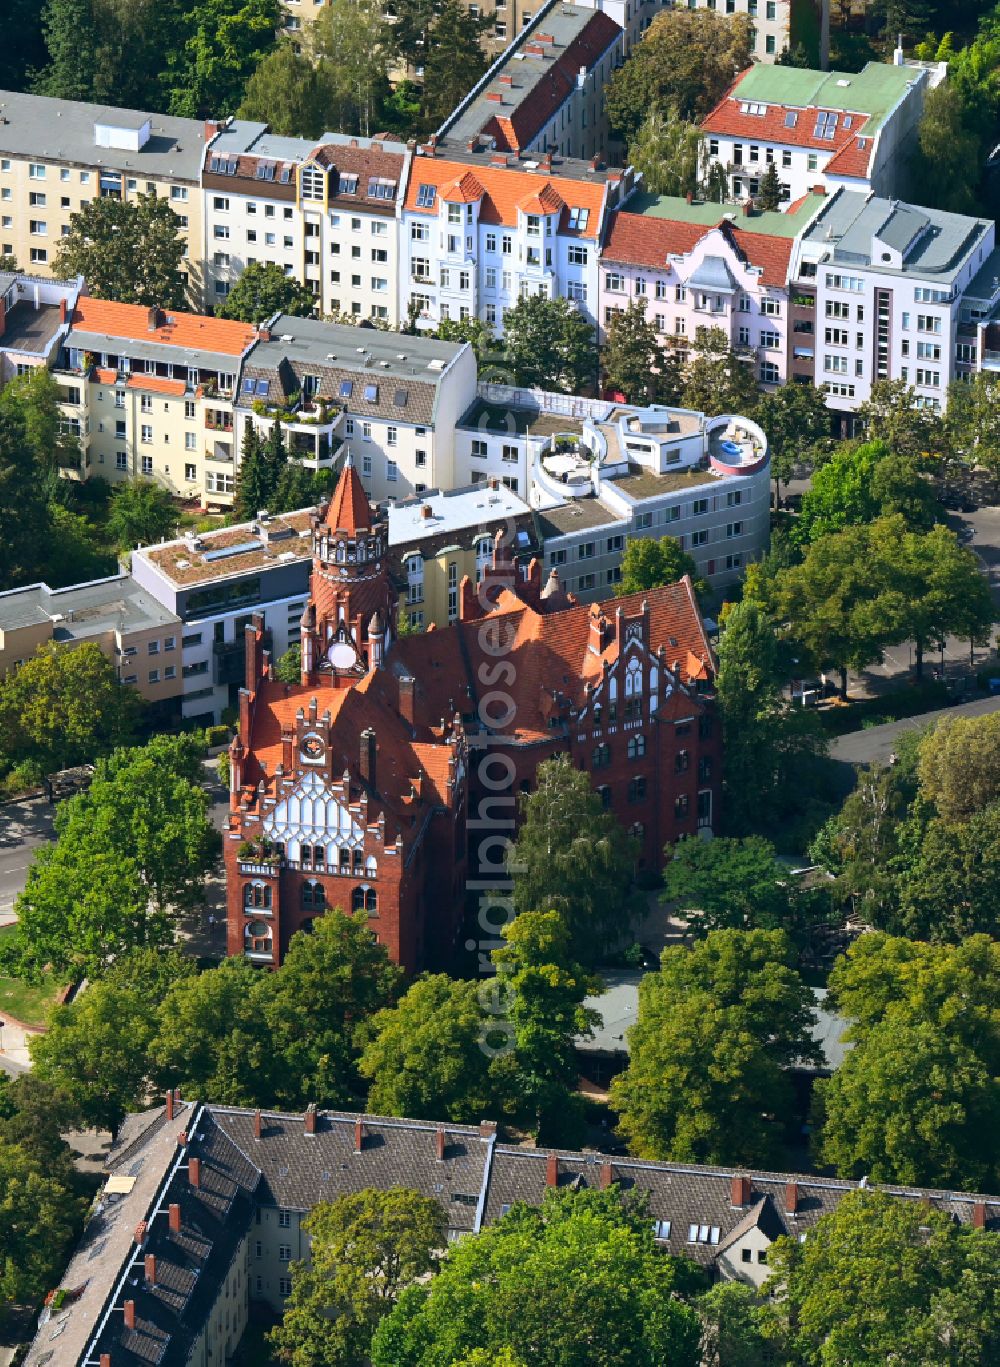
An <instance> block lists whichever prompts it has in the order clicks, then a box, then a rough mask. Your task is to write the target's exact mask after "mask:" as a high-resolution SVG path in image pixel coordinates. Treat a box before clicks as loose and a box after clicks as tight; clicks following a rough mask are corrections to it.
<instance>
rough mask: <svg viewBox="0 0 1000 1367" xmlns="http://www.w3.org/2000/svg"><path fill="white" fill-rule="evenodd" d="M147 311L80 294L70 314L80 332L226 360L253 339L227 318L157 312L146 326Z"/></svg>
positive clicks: (248, 330) (245, 328) (245, 326)
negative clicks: (155, 323)
mask: <svg viewBox="0 0 1000 1367" xmlns="http://www.w3.org/2000/svg"><path fill="white" fill-rule="evenodd" d="M149 316H150V310H149V309H147V308H143V306H142V305H141V304H116V303H113V302H112V301H111V300H108V299H95V298H93V296H92V295H89V294H81V295H80V298H79V301H78V303H77V306H76V308H75V309H74V310H73V323H72V325H73V327H74V328H79V329H80V331H81V332H95V333H99V334H101V335H102V336H105V337H109V338H114V337H121V338H123V339H128V340H129V341H132V342H139V341H143V342H156V343H157V344H158V345H160V346H175V347H184V348H187V349H190V350H195V351H213V352H217V353H220V352H221V353H222V354H223V355H226V356H242V355H243V352H244V351H246V349H247V347H249V346H250V344H251V343H252V342H253V341H254V339H255V337H256V335H257V334H256V332H255V330H254V329H253V328H252V327H250V326H249V325H248V324H247V323H235V322H231V321H230V320H229V319H228V318H209V317H208V316H207V315H206V314H202V313H180V312H177V311H175V310H173V309H171V310H169V311H166V312H165V311H163V310H161V311H160V315H159V316H160V319H161V320H162V321H161V323H160V325H159V326H158V327H152V328H151V327H150V326H149Z"/></svg>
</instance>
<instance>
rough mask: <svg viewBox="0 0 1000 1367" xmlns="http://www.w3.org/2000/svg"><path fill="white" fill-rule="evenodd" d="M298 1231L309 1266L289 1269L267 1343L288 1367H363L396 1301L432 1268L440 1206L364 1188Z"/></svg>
mask: <svg viewBox="0 0 1000 1367" xmlns="http://www.w3.org/2000/svg"><path fill="white" fill-rule="evenodd" d="M303 1228H304V1229H305V1232H306V1233H307V1234H308V1236H309V1241H310V1258H309V1262H308V1263H294V1264H293V1265H292V1294H291V1295H290V1296H289V1298H288V1301H287V1302H286V1305H285V1313H284V1317H283V1319H282V1322H281V1324H279V1325H278V1327H277V1328H276V1329H274V1330H272V1332H271V1334H270V1336H269V1337H270V1341H271V1344H272V1346H273V1347H274V1349H275V1350H276V1352H277V1355H278V1358H279V1360H280V1361H282V1362H287V1363H291V1364H292V1367H363V1364H365V1363H367V1362H368V1361H369V1356H368V1354H369V1346H370V1344H371V1339H372V1334H373V1333H374V1331H375V1329H376V1328H377V1326H378V1325H379V1323H380V1321H381V1320H382V1319H383V1318H384V1316H386V1315H387V1314H388V1313H389V1312H390V1311H391V1310H392V1309H393V1307H394V1305H395V1304H396V1302H397V1301H398V1299H399V1297H400V1294H401V1293H402V1292H403V1291H404V1290H405V1288H406V1287H408V1286H411V1285H413V1284H414V1283H415V1282H417V1281H418V1280H420V1279H423V1278H426V1277H427V1275H428V1274H429V1273H431V1272H433V1271H435V1269H436V1268H437V1266H438V1260H439V1257H440V1252H441V1250H442V1249H443V1248H444V1246H445V1244H446V1242H447V1240H446V1230H445V1219H444V1212H443V1210H442V1207H441V1203H440V1202H439V1201H437V1200H436V1199H435V1198H434V1197H432V1196H431V1197H428V1196H421V1195H420V1194H419V1192H416V1191H410V1190H408V1189H407V1188H405V1187H391V1188H390V1189H389V1190H388V1191H379V1190H376V1189H373V1188H366V1189H365V1190H364V1191H359V1192H356V1193H354V1194H353V1195H350V1196H342V1197H340V1199H339V1200H337V1201H322V1202H320V1204H319V1205H317V1206H314V1207H313V1209H312V1210H311V1211H310V1212H309V1214H308V1215H307V1216H306V1218H305V1220H304V1222H303Z"/></svg>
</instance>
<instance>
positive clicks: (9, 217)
mask: <svg viewBox="0 0 1000 1367" xmlns="http://www.w3.org/2000/svg"><path fill="white" fill-rule="evenodd" d="M216 131H217V129H216V126H215V125H214V124H210V123H209V124H204V123H201V122H200V121H199V120H197V119H176V118H170V117H168V116H167V115H165V114H146V113H143V112H141V111H139V110H135V109H113V108H110V107H108V106H105V105H95V104H81V103H78V102H77V101H74V100H57V99H50V98H49V97H47V96H42V95H27V94H20V93H15V92H12V91H9V90H4V91H0V253H2V254H4V255H12V256H15V257H16V258H17V263H18V266H19V267H20V268H21V269H22V270H26V271H31V272H32V273H34V274H37V275H50V274H51V273H52V264H53V262H54V260H55V257H56V252H57V251H58V249H59V242H60V239H61V238H63V237H65V236H66V234H67V233H68V232H69V223H70V218H71V217H72V215H73V214H75V213H78V212H79V211H80V209H82V208H83V207H85V206H86V205H87V204H89V203H90V201H91V200H93V199H96V198H97V197H98V196H111V197H113V198H115V199H121V200H126V201H134V200H136V199H138V197H139V196H140V195H143V194H149V193H150V192H152V193H155V194H156V195H157V196H158V197H159V198H162V199H166V200H167V201H168V202H169V204H170V207H171V208H172V209H173V210H174V212H175V213H176V215H177V223H178V231H179V232H180V234H181V236H182V237H183V239H184V242H185V257H184V261H183V262H182V266H181V269H182V271H183V272H184V274H185V276H186V278H187V282H188V289H189V294H190V298H191V300H192V302H195V301H200V299H201V297H202V290H203V282H202V262H201V244H202V228H201V189H200V182H201V163H202V158H203V155H204V151H205V143H206V138H207V139H211V138H212V137H213V136H214V135H215V133H216Z"/></svg>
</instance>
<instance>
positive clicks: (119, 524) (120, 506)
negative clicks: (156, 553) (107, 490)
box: [107, 479, 177, 552]
mask: <svg viewBox="0 0 1000 1367" xmlns="http://www.w3.org/2000/svg"><path fill="white" fill-rule="evenodd" d="M176 526H177V506H176V504H175V503H174V501H173V499H172V498H171V497H170V495H169V494H168V493H167V491H166V489H164V488H163V486H162V484H156V483H155V482H154V481H153V480H150V479H132V480H127V481H126V482H125V483H124V484H119V485H117V487H116V488H115V492H114V495H113V497H112V500H111V511H110V512H109V514H108V522H107V533H108V536H109V537H110V538H111V539H112V540H113V542H114V543H115V545H116V546H117V547H118V549H119V550H120V551H123V552H127V551H131V550H134V549H135V547H136V546H149V545H153V544H155V543H156V542H157V541H161V540H163V538H164V537H166V536H169V535H170V533H171V532H172V531H173V530H174V528H175V527H176Z"/></svg>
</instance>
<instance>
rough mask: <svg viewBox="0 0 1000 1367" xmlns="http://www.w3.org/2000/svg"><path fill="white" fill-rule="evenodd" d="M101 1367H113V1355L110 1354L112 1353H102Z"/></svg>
mask: <svg viewBox="0 0 1000 1367" xmlns="http://www.w3.org/2000/svg"><path fill="white" fill-rule="evenodd" d="M101 1367H111V1354H110V1353H102V1354H101Z"/></svg>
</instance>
